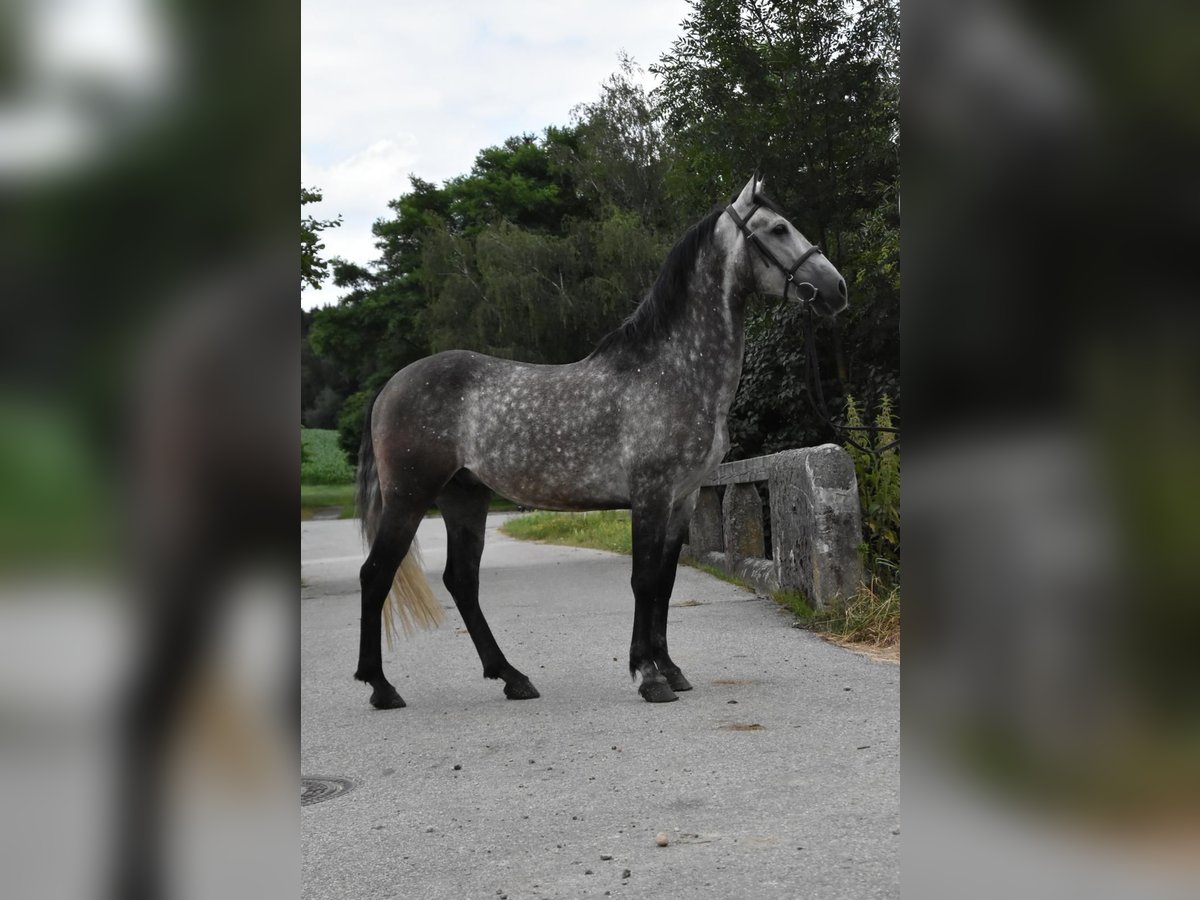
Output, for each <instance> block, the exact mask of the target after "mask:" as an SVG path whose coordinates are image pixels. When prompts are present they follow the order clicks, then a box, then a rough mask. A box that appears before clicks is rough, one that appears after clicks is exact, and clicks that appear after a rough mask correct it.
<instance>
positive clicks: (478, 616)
mask: <svg viewBox="0 0 1200 900" xmlns="http://www.w3.org/2000/svg"><path fill="white" fill-rule="evenodd" d="M491 496H492V492H491V490H490V489H489V488H488V487H487V486H486V485H484V484H483V483H481V482H480V481H479V480H478V479H476V478H475V477H474V476H472V475H470V473H468V472H466V471H465V470H464V471H462V472H460V473H459V474H458V475H457V476H456V477H455V478H453V479H451V481H450V483H449V484H447V485H446V486H445V487H444V488H443V489H442V493H441V494H440V495H439V496H438V498H437V505H438V508H439V509H441V511H442V518H443V520H444V521H445V523H446V572H445V575H444V576H443V578H442V581H443V583H444V584H445V585H446V590H448V591H449V592H450V595H451V596H452V597H454V603H455V605H456V606H457V607H458V611H459V613H460V614H461V615H462V617H463V622H464V623H466V626H467V631H468V632H469V633H470V635H471V640H472V641H473V642H474V644H475V649H476V650H477V651H478V652H479V659H480V661H481V662H482V663H483V677H484V678H498V679H501V680H503V681H504V696H505V697H507V698H508V699H510V700H532V699H535V698H537V697H540V696H541V695H540V694H539V693H538V692H537V688H535V687H534V686H533V684H532V683H531V682H530V680H529V679H528V678H527V677H526V676H525V675H523V674H522V673H521V672H519V671H518V670H517V669H516V668H514V667H513V666H512V664H510V663H509V661H508V660H507V659H506V658H505V656H504V652H503V651H502V650H501V649H500V645H499V644H497V643H496V638H495V637H494V636H493V635H492V630H491V628H489V627H488V623H487V619H485V618H484V616H483V611H482V610H481V609H480V608H479V560H480V557H481V556H482V555H483V540H484V531H485V528H486V526H487V511H488V502H489V501H490V500H491Z"/></svg>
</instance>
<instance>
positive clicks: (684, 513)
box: [651, 493, 697, 691]
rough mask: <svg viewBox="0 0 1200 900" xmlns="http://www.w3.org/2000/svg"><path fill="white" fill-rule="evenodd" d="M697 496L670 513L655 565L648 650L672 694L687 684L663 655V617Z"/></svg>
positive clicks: (669, 656) (664, 624)
mask: <svg viewBox="0 0 1200 900" xmlns="http://www.w3.org/2000/svg"><path fill="white" fill-rule="evenodd" d="M696 497H697V493H693V494H691V495H690V496H689V497H687V498H686V499H685V500H684V501H683V502H682V503H679V504H678V505H676V507H675V508H674V509H673V510H672V511H671V520H670V522H669V524H668V527H667V540H666V544H665V546H664V547H663V554H662V562H661V563H660V565H659V574H658V589H657V591H656V594H655V599H654V627H653V630H652V634H651V650H652V653H653V655H654V662H655V665H657V666H658V671H659V672H660V673H661V674H662V676H663V677H664V678H666V680H667V684H668V685H670V686H671V689H672V690H675V691H690V690H691V689H692V685H691V682H689V681H688V680H687V678H685V677H684V674H683V672H682V671H681V670H680V668H679V666H677V665H675V663H674V662H673V661H672V660H671V655H670V653H669V652H667V614H668V612H669V611H670V608H671V592H672V591H673V590H674V589H675V573H676V572H677V571H678V569H679V551H680V550H681V549H683V542H684V540H685V539H686V538H687V533H688V524H689V523H690V522H691V520H692V513H693V512H695V509H696Z"/></svg>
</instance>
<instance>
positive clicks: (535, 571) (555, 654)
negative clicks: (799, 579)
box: [300, 516, 900, 900]
mask: <svg viewBox="0 0 1200 900" xmlns="http://www.w3.org/2000/svg"><path fill="white" fill-rule="evenodd" d="M501 518H502V517H499V516H493V517H492V519H491V520H490V521H489V533H488V541H487V545H486V549H485V551H484V557H483V573H482V578H481V589H480V596H481V599H482V606H483V610H484V613H485V615H486V616H487V618H488V621H489V623H490V624H491V627H492V630H493V632H494V633H495V634H496V637H497V640H498V641H499V642H500V645H501V647H502V648H503V649H504V651H505V653H506V654H507V655H508V658H509V661H510V662H512V663H513V665H515V666H516V667H517V668H519V669H521V670H522V671H523V672H525V674H527V675H528V676H529V677H530V679H531V680H532V681H533V683H534V685H535V686H536V687H537V688H538V690H539V691H540V692H541V694H542V697H541V699H538V700H526V701H511V700H505V699H504V695H503V693H502V690H503V685H502V683H500V682H497V681H486V680H484V679H483V677H482V674H481V672H482V669H481V665H480V662H479V658H478V656H477V655H476V653H475V649H474V646H473V645H472V643H471V639H470V637H469V636H468V635H467V633H466V631H465V629H464V628H463V627H462V620H461V619H460V618H459V616H458V613H457V611H456V610H454V608H453V602H452V601H451V599H450V597H449V595H448V594H447V593H446V592H445V591H444V590H443V589H442V585H441V578H440V572H441V567H442V565H443V563H444V561H445V531H444V529H443V527H442V524H441V521H440V520H438V519H428V520H426V522H425V523H424V525H423V526H422V528H421V531H420V532H419V537H420V541H421V545H422V550H423V552H424V558H425V564H426V569H427V571H428V572H429V573H430V582H431V583H432V584H433V585H434V589H435V590H436V591H437V592H438V593H439V596H441V597H442V598H443V599H444V603H445V605H446V607H447V609H448V612H447V618H446V622H445V623H444V624H443V625H442V627H441V628H440V629H439V630H437V631H434V632H428V633H422V634H420V635H418V636H416V637H414V638H412V639H410V640H407V641H404V640H402V641H401V642H400V643H398V644H397V646H396V648H395V649H394V650H393V651H388V650H387V648H386V647H385V648H384V669H385V672H386V673H387V675H388V677H389V678H390V679H391V681H392V682H393V684H395V685H396V688H397V689H398V690H399V691H400V694H401V695H402V696H403V697H404V699H405V700H406V701H407V703H408V707H407V708H406V709H401V710H389V711H382V712H381V711H376V710H373V709H372V708H371V707H370V705H369V704H368V702H367V698H368V696H369V695H370V688H369V687H367V686H366V685H364V684H360V683H359V682H356V681H354V680H353V678H352V674H353V672H354V668H355V664H356V657H357V650H358V618H359V606H358V603H359V599H358V567H359V565H361V562H362V559H363V556H364V553H363V549H362V544H361V540H360V538H359V536H358V531H357V523H356V522H352V521H332V522H328V521H326V522H304V523H302V524H301V548H302V550H301V552H302V558H303V565H302V579H303V581H302V590H301V607H300V608H301V619H300V621H301V651H302V657H301V666H302V684H303V697H302V716H303V719H302V728H301V772H302V773H303V774H304V775H305V776H337V777H343V778H348V779H350V780H351V781H352V782H354V787H353V788H352V789H351V790H350V791H349V792H347V793H344V794H342V795H340V796H337V797H334V798H332V799H329V800H326V801H324V802H321V803H317V804H313V805H309V806H305V807H303V808H302V810H301V825H302V832H303V842H302V852H303V878H304V896H305V897H306V898H313V900H316V898H364V900H365V898H422V900H424V898H453V900H467V898H480V900H482V898H497V897H501V898H514V900H515V898H526V897H543V898H545V897H553V898H574V897H603V896H612V897H655V898H657V897H670V898H690V897H704V898H742V897H755V898H773V897H813V898H841V897H845V898H873V897H897V896H899V893H900V874H899V873H900V718H899V705H900V669H899V666H898V665H896V664H894V663H889V662H879V661H875V660H871V659H868V658H866V657H864V656H861V655H858V654H855V653H852V652H850V651H847V650H844V649H842V648H839V647H836V646H833V645H831V644H828V643H826V642H824V641H822V640H821V639H819V638H817V637H815V636H814V635H812V634H810V633H808V632H805V631H802V630H799V629H796V628H793V627H792V626H791V617H790V616H789V615H787V614H786V613H784V612H783V611H782V610H780V609H779V608H778V607H777V606H776V605H775V604H774V603H773V602H772V601H770V600H765V599H759V598H756V597H755V596H754V595H753V594H751V593H748V592H746V591H744V590H741V589H739V588H736V587H733V586H732V585H728V584H725V583H724V582H722V581H719V580H717V579H715V578H712V577H711V576H709V575H705V574H704V573H702V572H699V571H696V570H694V569H690V568H687V567H681V568H680V570H679V577H678V580H677V582H676V587H675V596H674V599H673V601H672V605H673V607H674V608H673V609H672V611H671V622H670V631H669V634H670V640H671V654H672V656H673V657H674V659H675V661H676V662H677V663H678V664H679V665H680V666H681V667H682V668H683V671H684V673H685V674H686V675H687V677H688V678H689V679H690V680H691V682H692V684H693V685H695V690H693V691H690V692H688V693H684V694H681V695H680V699H679V701H677V702H675V703H666V704H649V703H646V702H644V701H643V700H642V699H641V698H640V697H639V696H638V694H637V690H636V687H635V685H634V684H633V683H632V682H631V681H630V678H629V673H628V667H627V656H628V647H629V636H630V631H631V628H632V624H633V598H632V594H631V593H630V590H629V574H630V572H629V560H628V559H627V558H625V557H621V556H615V555H612V554H608V553H603V552H600V551H592V550H577V549H571V548H565V547H552V546H545V545H539V544H530V543H524V542H520V541H514V540H512V539H510V538H507V537H505V536H504V535H502V534H499V533H498V532H497V531H496V527H497V525H498V524H499V522H500V521H501ZM659 832H665V833H666V834H667V836H668V839H669V843H668V845H667V846H666V847H659V846H657V845H656V843H655V835H656V834H657V833H659Z"/></svg>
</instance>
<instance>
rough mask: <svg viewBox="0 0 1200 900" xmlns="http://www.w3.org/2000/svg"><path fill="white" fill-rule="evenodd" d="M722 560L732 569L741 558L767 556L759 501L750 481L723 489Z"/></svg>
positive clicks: (760, 501)
mask: <svg viewBox="0 0 1200 900" xmlns="http://www.w3.org/2000/svg"><path fill="white" fill-rule="evenodd" d="M724 505H725V516H724V519H725V522H724V533H725V560H726V564H727V565H728V566H729V568H730V569H733V568H734V567H735V566H736V565H737V564H738V562H740V561H741V560H743V559H761V558H762V557H763V556H765V555H766V542H765V541H764V539H763V519H762V500H761V499H760V498H759V496H758V491H757V490H756V489H755V487H754V485H753V484H731V485H729V486H728V487H727V488H725V504H724Z"/></svg>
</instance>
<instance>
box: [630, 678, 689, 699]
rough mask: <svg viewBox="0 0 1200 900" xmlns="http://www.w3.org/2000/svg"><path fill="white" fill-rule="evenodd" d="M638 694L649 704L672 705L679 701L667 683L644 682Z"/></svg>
mask: <svg viewBox="0 0 1200 900" xmlns="http://www.w3.org/2000/svg"><path fill="white" fill-rule="evenodd" d="M638 693H639V694H641V695H642V698H643V699H645V701H646V702H647V703H670V702H671V701H672V700H678V699H679V698H678V697H676V696H675V692H674V691H673V690H671V686H670V685H669V684H667V683H666V682H665V681H643V682H642V684H641V687H639V688H638Z"/></svg>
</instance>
